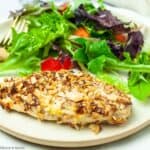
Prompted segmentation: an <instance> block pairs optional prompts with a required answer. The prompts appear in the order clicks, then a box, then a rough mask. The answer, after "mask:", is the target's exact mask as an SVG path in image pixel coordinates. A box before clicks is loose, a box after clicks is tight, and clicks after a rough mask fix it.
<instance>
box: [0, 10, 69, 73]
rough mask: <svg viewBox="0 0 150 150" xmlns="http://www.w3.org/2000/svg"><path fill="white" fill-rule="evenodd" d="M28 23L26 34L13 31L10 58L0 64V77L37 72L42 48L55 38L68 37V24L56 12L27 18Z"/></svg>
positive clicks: (9, 49)
mask: <svg viewBox="0 0 150 150" xmlns="http://www.w3.org/2000/svg"><path fill="white" fill-rule="evenodd" d="M28 21H29V23H30V24H29V29H28V32H26V33H25V32H22V33H16V31H15V30H13V39H12V43H11V45H10V47H9V48H8V51H9V52H10V56H9V58H8V59H7V60H6V61H5V62H2V63H0V66H1V67H0V75H4V74H10V73H11V74H12V73H13V74H28V73H32V72H34V71H36V70H39V69H40V61H41V57H42V55H44V50H43V49H42V48H44V47H45V46H47V44H49V43H51V42H53V41H54V40H56V39H57V38H64V37H65V36H66V37H67V36H68V35H69V28H70V24H69V23H68V22H67V21H66V20H65V19H64V18H63V16H62V15H60V14H59V13H58V12H56V11H52V12H50V13H48V12H43V13H42V14H40V15H37V16H29V17H28ZM41 51H42V53H43V54H42V53H41ZM39 53H40V55H41V54H42V55H41V56H40V55H39Z"/></svg>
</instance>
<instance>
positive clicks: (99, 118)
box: [0, 70, 132, 132]
mask: <svg viewBox="0 0 150 150" xmlns="http://www.w3.org/2000/svg"><path fill="white" fill-rule="evenodd" d="M0 105H1V106H2V107H3V108H4V109H7V110H15V111H17V112H22V113H25V114H28V115H31V116H33V117H35V118H38V119H41V120H51V121H52V120H53V121H56V122H57V123H60V124H68V125H70V126H71V127H74V128H76V129H79V128H81V127H84V126H89V127H90V128H91V129H92V130H93V131H95V132H99V131H100V125H101V124H103V123H108V124H114V125H115V124H123V123H125V122H126V121H127V119H128V117H129V116H130V115H131V108H132V107H131V106H132V103H131V99H130V97H129V96H128V95H127V94H125V93H123V92H121V91H119V90H118V89H116V88H115V87H113V86H112V85H108V84H106V83H104V82H103V81H99V80H97V79H96V78H95V77H94V76H92V75H90V74H88V73H83V72H80V71H75V70H70V71H68V70H67V71H65V70H62V71H59V72H39V73H34V74H32V75H29V76H27V77H23V78H21V77H14V78H11V79H5V80H4V81H3V82H2V83H1V84H0Z"/></svg>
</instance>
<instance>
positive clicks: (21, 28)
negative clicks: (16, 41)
mask: <svg viewBox="0 0 150 150" xmlns="http://www.w3.org/2000/svg"><path fill="white" fill-rule="evenodd" d="M12 28H14V29H15V30H16V31H17V32H18V33H20V32H26V31H27V23H26V20H25V19H23V18H21V17H20V16H17V17H16V18H14V19H13V21H12V24H11V26H10V27H9V28H8V31H7V32H6V33H5V34H4V35H3V37H2V38H1V40H0V45H1V46H7V45H9V44H10V43H11V41H12ZM0 30H1V29H0Z"/></svg>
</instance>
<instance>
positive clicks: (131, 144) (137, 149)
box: [0, 0, 150, 150]
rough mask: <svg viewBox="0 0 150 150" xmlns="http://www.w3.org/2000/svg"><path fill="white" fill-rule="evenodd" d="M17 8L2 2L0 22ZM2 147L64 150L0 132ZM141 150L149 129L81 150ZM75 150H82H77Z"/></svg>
mask: <svg viewBox="0 0 150 150" xmlns="http://www.w3.org/2000/svg"><path fill="white" fill-rule="evenodd" d="M141 1H142V0H141ZM19 7H20V5H19V3H18V0H4V1H2V2H1V5H0V22H2V21H3V20H5V18H6V17H7V15H8V13H9V10H13V9H15V8H19ZM3 146H4V147H23V148H24V149H25V150H65V149H62V148H52V147H43V146H40V145H35V144H30V143H27V142H24V141H21V140H18V139H16V138H14V137H12V136H9V135H7V134H5V133H3V132H1V131H0V150H1V149H2V147H3ZM141 149H142V150H149V149H150V127H148V128H145V129H144V130H143V131H141V132H139V133H137V134H135V135H133V136H130V137H128V138H126V139H123V140H120V141H117V142H113V143H109V144H105V145H101V146H96V147H91V148H83V150H141ZM10 150H11V149H10ZM69 150H71V149H69ZM77 150H82V149H81V148H77Z"/></svg>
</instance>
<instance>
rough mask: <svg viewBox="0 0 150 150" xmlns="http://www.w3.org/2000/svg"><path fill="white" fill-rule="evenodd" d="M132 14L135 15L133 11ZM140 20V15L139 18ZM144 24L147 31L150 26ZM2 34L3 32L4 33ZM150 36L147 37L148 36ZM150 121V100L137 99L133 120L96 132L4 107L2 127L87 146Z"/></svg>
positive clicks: (44, 140)
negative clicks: (46, 120) (40, 119)
mask: <svg viewBox="0 0 150 150" xmlns="http://www.w3.org/2000/svg"><path fill="white" fill-rule="evenodd" d="M109 9H112V10H113V12H114V13H117V12H118V11H119V15H121V16H124V17H125V18H128V16H127V14H130V18H131V17H132V18H133V20H135V18H134V17H135V16H134V13H127V12H126V11H124V10H122V9H121V10H118V9H114V8H110V7H109ZM131 14H132V15H131ZM139 20H140V19H139ZM136 22H137V23H139V24H140V25H141V23H142V24H143V29H144V30H143V31H146V30H145V29H147V30H148V31H149V28H148V27H149V26H148V25H147V24H144V23H143V21H142V20H140V21H139V22H138V21H136ZM9 23H10V21H7V22H5V23H4V24H1V25H0V30H1V29H2V28H3V30H1V31H3V32H2V34H3V33H4V31H6V29H7V27H8V25H9ZM2 34H0V35H2ZM145 39H146V40H147V37H146V36H145ZM148 125H150V104H143V103H141V102H139V101H137V100H134V99H133V113H132V116H131V118H130V119H129V121H128V122H127V123H126V124H124V125H121V126H104V127H103V130H102V132H100V133H99V134H97V135H96V134H94V133H92V132H91V131H90V130H89V129H82V130H80V131H76V130H74V129H71V128H70V127H68V126H63V125H57V124H55V123H53V122H41V121H38V120H36V119H33V118H31V117H28V116H26V115H23V114H19V113H16V112H6V111H5V110H3V109H0V129H1V130H3V131H4V132H7V133H9V134H11V135H13V136H15V137H18V138H20V139H23V140H26V141H29V142H33V143H37V144H42V145H49V146H57V147H84V146H93V145H98V144H104V143H108V142H112V141H115V140H118V139H121V138H124V137H126V136H129V135H131V134H134V133H135V132H137V131H139V130H141V129H142V128H144V127H146V126H148Z"/></svg>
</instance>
